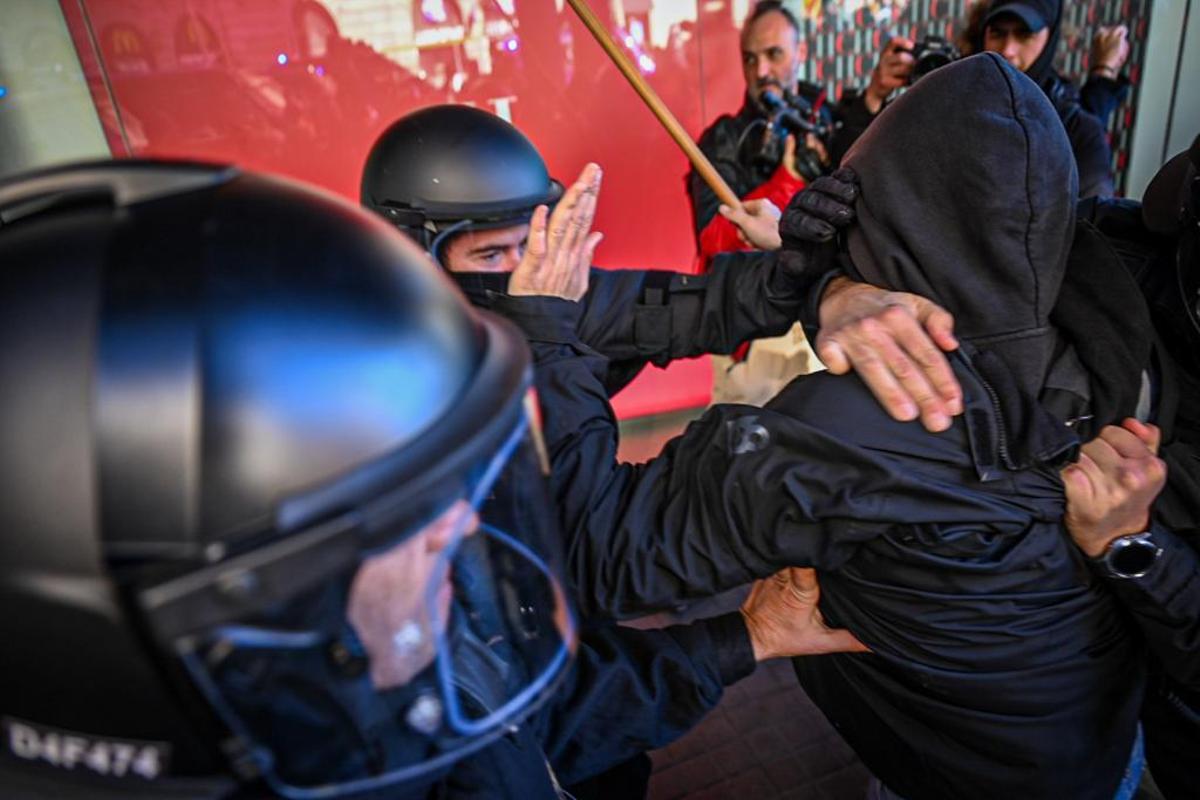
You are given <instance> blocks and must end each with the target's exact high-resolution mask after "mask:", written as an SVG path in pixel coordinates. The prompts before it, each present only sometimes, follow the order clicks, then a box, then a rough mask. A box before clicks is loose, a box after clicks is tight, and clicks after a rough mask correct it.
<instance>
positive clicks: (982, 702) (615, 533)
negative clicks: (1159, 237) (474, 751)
mask: <svg viewBox="0 0 1200 800" xmlns="http://www.w3.org/2000/svg"><path fill="white" fill-rule="evenodd" d="M947 81H952V82H954V83H958V82H961V83H962V84H965V85H970V86H972V87H984V88H987V89H989V91H992V92H995V97H996V98H997V102H996V103H993V104H991V105H988V104H986V103H984V104H979V105H978V106H965V105H964V104H961V103H958V102H957V101H956V99H955V98H956V97H957V94H956V93H955V92H954V91H949V90H948V87H947V86H945V85H942V84H945V83H946V82H947ZM939 86H940V88H939ZM954 88H957V87H954ZM905 97H906V98H908V99H904V98H902V99H901V100H900V101H897V103H896V104H894V105H893V111H889V113H888V115H886V118H887V119H890V120H893V122H892V123H889V124H888V125H884V124H883V122H882V120H881V123H880V124H879V125H878V126H875V128H873V131H872V133H873V134H876V135H875V136H873V137H872V138H873V139H875V142H876V143H875V144H868V143H866V142H864V143H860V147H859V148H858V149H857V152H858V153H859V158H860V159H864V160H863V161H859V162H858V163H856V164H854V165H853V166H855V168H856V170H857V171H858V172H859V174H860V175H861V176H863V195H862V199H860V201H859V207H858V211H859V219H860V221H861V225H860V226H859V228H858V229H856V230H860V231H863V232H865V235H863V236H859V237H855V236H854V234H853V233H852V235H851V237H850V245H851V254H852V255H855V256H856V265H857V266H860V267H861V268H862V269H863V271H864V272H872V274H870V275H867V277H870V278H872V279H873V280H877V281H878V282H881V283H883V285H887V286H890V288H894V289H903V290H908V291H916V290H919V289H926V290H928V289H930V288H931V286H934V285H936V286H938V287H941V288H942V291H941V292H940V293H934V298H935V299H937V300H938V301H939V302H941V303H942V304H943V305H945V306H947V307H948V308H949V309H950V310H951V311H952V312H953V313H955V314H956V316H958V318H959V320H960V335H963V336H965V337H967V338H974V339H976V340H977V345H978V346H977V347H972V346H971V345H970V344H966V345H964V347H963V348H962V352H961V353H960V354H959V355H957V356H956V357H955V359H954V362H955V369H956V373H957V375H958V377H959V379H960V381H961V382H962V383H963V388H964V394H965V404H966V412H965V413H964V415H963V416H962V417H960V418H958V419H957V420H956V422H955V424H954V426H953V427H952V428H951V429H950V430H949V431H947V432H945V433H943V434H939V435H932V434H928V433H926V432H925V431H924V430H923V429H922V428H921V427H920V426H919V424H918V423H915V422H914V423H899V422H895V421H894V420H892V419H891V418H889V417H888V416H887V415H886V414H885V413H884V412H883V411H882V410H881V409H880V408H879V406H878V404H877V403H876V402H875V400H874V399H873V397H872V396H871V394H870V393H869V391H868V390H867V389H866V388H865V386H864V385H863V384H862V383H861V381H859V380H858V379H857V378H856V377H853V376H847V377H834V376H829V375H816V376H812V377H809V378H802V379H799V380H798V381H796V382H795V383H793V384H792V385H791V386H789V387H788V388H787V389H786V390H785V391H784V392H783V393H781V394H780V395H779V396H778V397H777V398H776V399H775V400H774V401H772V403H770V404H769V405H768V406H767V407H766V408H764V409H758V408H751V407H743V406H717V407H714V408H713V409H711V410H710V411H709V412H708V413H707V414H705V415H704V417H702V418H701V419H700V420H698V421H697V422H695V423H693V424H692V425H691V426H689V428H688V429H687V431H685V433H684V434H683V435H682V436H681V437H679V438H677V439H676V440H674V441H672V442H670V443H669V444H668V445H667V447H666V448H665V449H664V451H663V453H662V455H661V456H659V457H658V458H656V459H654V460H652V461H650V462H648V463H646V464H643V465H636V466H635V465H618V464H616V463H615V450H616V435H615V421H614V420H613V418H612V415H611V410H610V409H609V408H608V406H607V404H606V402H605V400H606V397H605V393H604V390H603V384H602V380H601V378H602V376H603V375H604V373H605V366H604V363H603V359H602V358H601V357H600V356H599V355H598V354H596V353H595V352H594V351H592V350H590V348H588V347H587V346H586V345H584V344H583V343H581V342H578V341H575V342H569V341H566V340H565V339H564V336H563V327H562V325H561V319H558V320H557V321H556V317H555V315H556V314H559V315H565V316H569V315H570V314H571V313H572V311H573V310H572V308H571V305H572V304H569V303H566V302H564V301H556V300H554V299H550V298H505V299H504V300H503V301H502V302H499V303H497V308H498V309H500V310H502V311H503V312H505V313H507V314H509V315H510V316H511V317H512V318H514V319H515V320H517V321H518V323H519V324H521V325H522V326H523V327H524V329H525V330H526V332H527V334H528V335H529V337H530V339H531V341H532V342H533V346H534V351H535V357H536V359H537V365H538V375H537V382H538V387H539V393H540V396H541V399H542V402H543V406H544V409H545V416H546V429H545V434H546V441H547V445H548V447H549V449H550V453H551V458H552V462H553V466H554V476H553V480H554V483H555V486H556V487H557V490H558V498H557V499H558V500H559V502H560V503H561V504H562V505H561V509H560V510H561V512H562V514H563V517H564V524H565V526H566V530H567V531H568V534H569V536H570V540H569V543H568V545H569V550H568V564H569V568H570V570H571V575H572V578H573V579H574V580H575V582H576V584H577V585H578V586H579V588H580V589H581V593H582V595H583V598H584V603H585V605H586V607H587V608H588V609H589V610H590V611H592V612H594V613H601V612H607V613H611V614H615V615H624V614H632V613H637V612H639V611H641V610H643V609H645V608H648V607H649V608H653V607H660V606H663V605H668V604H672V603H675V602H677V601H679V600H680V599H682V598H687V597H695V596H703V595H707V594H711V593H713V592H716V591H720V590H722V589H724V588H727V587H730V586H735V585H739V584H742V583H745V582H747V581H749V580H752V579H754V578H757V577H762V576H764V575H767V574H770V573H771V572H773V571H774V570H776V569H778V568H779V567H781V566H784V565H812V566H815V567H817V568H818V569H819V570H820V571H821V581H822V588H823V592H822V610H823V612H824V613H825V614H826V617H827V619H828V620H829V622H830V624H832V625H837V626H845V627H847V628H849V629H850V630H851V631H852V632H854V633H855V634H856V635H857V636H858V637H859V638H860V639H861V640H863V641H864V642H865V643H866V644H868V645H869V646H870V647H871V648H872V649H873V650H874V654H872V655H867V656H862V655H836V656H828V657H822V658H819V659H802V660H798V661H797V671H798V673H799V674H800V676H801V678H802V681H803V682H804V684H805V687H806V689H808V691H809V694H810V696H812V697H813V699H814V701H815V702H817V704H818V705H819V706H820V707H821V708H822V710H823V711H824V712H825V713H826V715H827V716H829V717H830V718H831V719H832V720H833V721H834V723H835V725H836V726H837V727H838V729H839V731H840V732H841V733H842V734H843V735H844V736H845V738H846V739H847V741H848V742H849V743H850V744H851V746H852V747H854V749H855V750H856V751H857V752H858V753H859V755H860V756H861V757H862V758H863V760H864V762H865V763H866V764H867V766H868V767H869V768H870V769H871V770H873V771H874V772H875V773H876V774H877V775H879V776H880V777H881V778H882V779H883V780H884V781H885V782H886V783H887V784H888V785H889V786H890V787H891V788H892V789H894V790H896V791H897V792H899V793H900V794H902V795H904V796H907V797H911V798H914V800H917V799H918V798H924V797H962V796H973V797H1013V796H1020V797H1034V798H1039V797H1045V798H1051V797H1053V798H1060V797H1072V798H1076V797H1078V798H1090V797H1095V798H1110V797H1112V795H1113V793H1114V791H1115V789H1116V786H1117V784H1118V783H1119V781H1120V778H1121V774H1122V772H1123V770H1124V766H1125V764H1126V762H1127V761H1128V758H1129V753H1130V748H1131V746H1132V742H1133V736H1134V729H1135V727H1136V722H1137V712H1138V703H1139V700H1140V693H1141V685H1142V672H1143V670H1142V663H1143V656H1142V652H1141V650H1140V649H1139V647H1138V644H1137V642H1136V641H1135V639H1134V638H1133V637H1132V636H1130V635H1129V631H1128V630H1127V628H1126V624H1125V622H1124V620H1123V618H1122V617H1121V615H1120V613H1119V611H1118V608H1117V604H1116V602H1115V601H1114V599H1113V597H1112V596H1111V594H1109V593H1108V592H1107V590H1106V589H1105V588H1104V587H1103V586H1102V584H1101V582H1100V581H1099V580H1098V579H1097V578H1096V576H1095V575H1093V574H1092V573H1091V572H1090V571H1089V569H1088V567H1087V565H1086V564H1085V563H1084V559H1083V558H1082V557H1081V556H1080V555H1079V554H1078V552H1077V551H1076V549H1075V548H1074V547H1073V546H1072V545H1071V544H1070V543H1069V540H1068V539H1067V537H1066V536H1065V532H1064V531H1063V529H1062V527H1061V523H1060V519H1061V515H1062V505H1063V498H1062V488H1061V483H1060V481H1059V479H1058V473H1057V471H1058V468H1059V467H1060V466H1061V464H1062V462H1063V459H1064V458H1065V457H1067V456H1069V455H1070V454H1071V453H1072V452H1073V448H1074V446H1075V445H1076V444H1077V442H1076V440H1075V437H1074V435H1073V434H1072V433H1071V431H1070V430H1069V429H1068V428H1066V427H1065V426H1064V425H1063V418H1062V417H1055V416H1053V415H1051V414H1050V413H1049V412H1048V411H1047V410H1046V409H1045V408H1044V407H1043V406H1041V405H1040V404H1039V403H1038V402H1037V395H1036V392H1037V391H1038V390H1040V389H1042V388H1044V385H1045V384H1046V382H1047V376H1049V375H1054V376H1056V378H1063V381H1061V382H1062V383H1063V385H1065V386H1067V387H1070V386H1072V385H1073V384H1072V381H1071V380H1070V379H1071V378H1077V377H1080V376H1078V375H1073V371H1074V365H1075V362H1074V361H1073V360H1072V359H1071V358H1070V355H1069V348H1068V347H1065V346H1063V345H1062V343H1061V342H1060V341H1059V339H1058V337H1057V336H1056V335H1055V332H1054V328H1053V326H1051V325H1050V324H1049V322H1048V319H1047V316H1048V313H1049V308H1050V306H1051V305H1052V304H1053V301H1054V296H1055V294H1056V291H1057V281H1058V279H1059V277H1061V271H1062V268H1063V263H1064V262H1065V256H1066V251H1067V248H1068V245H1069V243H1070V239H1071V231H1072V228H1073V225H1072V218H1071V211H1072V209H1073V202H1074V201H1073V198H1074V191H1073V189H1074V187H1073V174H1071V167H1070V159H1069V158H1068V159H1063V158H1062V157H1061V153H1062V152H1063V151H1065V149H1066V148H1067V147H1068V145H1067V143H1066V140H1065V137H1064V136H1063V134H1062V131H1061V127H1058V126H1057V120H1055V118H1054V116H1053V110H1052V109H1050V108H1049V106H1048V104H1047V103H1046V100H1045V97H1044V95H1043V94H1042V93H1041V92H1040V91H1038V90H1037V89H1036V87H1032V86H1031V85H1030V84H1029V82H1028V81H1027V80H1026V79H1024V78H1022V77H1021V76H1019V75H1018V74H1017V73H1015V72H1014V71H1013V70H1011V68H1009V67H1007V66H1006V65H1004V64H1002V63H1001V62H1000V61H999V60H998V59H996V58H995V57H988V56H985V57H982V60H977V59H971V60H967V61H963V62H960V63H959V64H957V65H954V66H951V67H947V68H944V70H939V71H938V72H937V73H934V74H933V75H931V76H929V77H927V78H925V79H923V81H922V84H921V85H919V86H918V87H916V88H915V89H914V90H913V91H912V92H910V93H908V94H907V95H906V96H905ZM919 97H923V98H925V100H922V101H918V100H917V98H919ZM903 107H908V108H910V109H912V110H911V111H910V112H901V108H903ZM901 114H903V115H902V116H901ZM964 114H965V115H967V116H971V118H970V119H957V118H956V117H957V116H959V115H964ZM972 115H981V116H972ZM989 115H990V117H989ZM929 117H936V118H941V119H945V120H949V121H950V122H952V123H954V124H953V126H952V129H953V130H958V131H961V130H972V131H973V132H974V135H975V141H973V142H972V143H971V145H972V148H971V149H964V148H963V147H962V146H961V144H960V145H959V146H956V145H955V144H954V142H953V141H946V140H945V139H946V138H949V139H953V138H954V137H951V136H950V134H946V135H945V137H944V139H943V140H934V141H923V143H921V142H920V141H914V139H917V140H927V139H928V138H929V137H928V135H927V133H926V131H928V130H929V127H928V121H929V120H928V118H929ZM989 120H990V122H989ZM992 123H995V125H996V126H997V127H995V128H990V127H989V125H990V124H992ZM954 136H958V135H957V134H955V135H954ZM988 136H991V137H992V139H993V141H991V142H988V143H986V144H982V142H984V141H986V137H988ZM980 137H984V138H983V139H981V138H980ZM959 142H960V143H961V139H959ZM981 144H982V146H981ZM979 152H983V153H985V154H987V155H986V157H984V158H983V159H982V161H983V163H977V153H979ZM914 154H928V155H927V158H928V163H924V161H923V160H922V158H923V157H918V158H917V164H918V165H919V166H925V167H927V169H924V170H922V171H921V172H920V174H922V175H925V176H926V179H925V180H924V181H919V180H918V181H912V180H910V181H907V182H896V181H895V180H893V178H894V177H895V176H894V175H891V174H890V172H891V171H892V170H893V169H900V168H903V167H904V166H905V165H911V164H913V163H914V161H913V157H914ZM1055 156H1058V157H1057V158H1056V157H1055ZM889 161H895V162H899V163H893V164H892V165H891V166H890V167H889V165H888V163H887V162H889ZM1014 164H1020V165H1021V167H1020V171H1019V172H1017V173H1016V174H1015V175H1014ZM971 170H975V171H977V172H980V173H984V174H982V175H970V171H971ZM992 170H995V171H998V172H999V173H1000V174H1002V175H1004V176H1006V177H1007V178H1009V179H1010V180H1009V181H1008V182H1007V184H1002V190H1001V191H993V193H992V194H991V195H989V202H988V203H980V202H975V203H973V204H965V202H966V201H965V200H964V197H965V196H969V195H964V196H960V195H958V194H955V192H953V191H952V192H946V191H945V188H946V187H945V185H944V180H945V175H946V174H953V175H955V176H964V175H969V176H970V177H971V180H969V181H966V182H965V185H963V186H960V187H959V189H962V190H964V191H968V190H969V189H970V188H971V187H973V186H983V185H987V186H989V187H990V186H993V185H994V182H993V181H990V180H988V178H991V177H994V175H992V174H990V172H991V171H992ZM943 173H944V174H943ZM868 176H874V179H877V180H879V181H882V183H881V184H874V185H873V184H872V178H871V177H868ZM889 187H891V188H896V189H899V190H900V191H899V193H897V194H893V193H892V191H891V188H889ZM910 190H911V191H914V192H916V193H917V194H918V197H917V198H915V199H914V198H913V197H908V196H905V195H904V192H906V191H910ZM869 200H871V201H878V202H868V201H869ZM897 207H898V208H897ZM1002 208H1003V209H1005V213H1004V215H1003V216H998V215H999V214H1000V209H1002ZM898 209H899V210H898ZM920 211H925V212H927V213H932V214H937V213H939V212H940V214H942V215H947V216H942V217H940V220H941V225H940V226H938V227H936V228H933V229H934V230H936V231H937V232H938V235H937V236H927V233H928V230H929V228H928V227H927V226H929V225H930V224H931V223H930V222H929V221H926V220H925V218H923V217H922V216H921V214H920V213H919V212H920ZM976 214H984V215H992V217H990V218H991V219H992V221H994V222H995V223H996V225H995V230H994V231H992V232H990V233H988V234H987V235H982V236H981V235H980V233H981V229H980V227H979V226H980V220H979V219H978V218H977V217H975V216H974V215H976ZM906 218H907V219H908V220H909V222H910V223H916V227H915V230H914V228H911V227H910V228H905V222H904V220H905V219H906ZM956 222H957V223H958V225H957V226H956V225H955V223H956ZM914 233H918V234H919V235H921V236H926V238H927V239H928V241H927V242H921V241H919V240H918V239H916V238H911V237H912V235H913V234H914ZM897 236H899V237H900V239H901V240H903V246H901V247H900V248H899V249H893V247H894V245H895V244H896V242H897ZM906 236H907V237H908V238H906ZM856 242H857V244H856ZM922 245H925V246H924V247H923V246H922ZM961 248H966V249H965V250H964V249H961ZM972 248H977V249H972ZM981 252H982V253H983V255H982V256H981ZM904 254H907V255H904ZM981 257H982V258H983V260H982V261H980V258H981ZM873 261H874V262H875V263H874V266H875V267H876V269H874V270H873V271H872V270H868V269H867V268H868V267H870V266H871V265H872V262H873ZM858 262H862V263H861V264H859V263H858ZM973 263H978V264H979V265H980V269H979V270H976V271H974V272H969V273H966V274H964V273H963V271H964V270H967V269H969V268H970V265H972V264H973ZM985 264H986V265H987V268H986V269H984V268H983V267H984V265H985ZM881 265H882V266H881ZM925 265H930V266H931V267H932V271H930V272H921V268H922V267H923V266H925ZM951 268H953V269H954V270H955V272H952V273H948V272H942V273H941V274H940V275H937V274H935V273H937V272H938V271H939V270H949V269H951ZM1056 276H1058V277H1056ZM889 278H891V279H893V280H891V281H889V280H888V279H889ZM926 293H929V292H928V291H927V292H926ZM981 303H982V304H984V306H985V307H983V308H980V304H981ZM972 304H973V305H974V306H975V310H976V311H977V312H978V313H977V314H975V315H974V317H975V318H976V320H975V321H976V323H977V324H975V325H972V324H971V322H970V321H971V319H972V315H970V314H964V312H965V311H966V310H967V309H968V308H969V307H970V306H971V305H972ZM574 311H575V313H577V309H576V310H574ZM964 322H965V323H966V324H964ZM1083 377H1084V379H1086V376H1083ZM914 766H915V767H916V768H914Z"/></svg>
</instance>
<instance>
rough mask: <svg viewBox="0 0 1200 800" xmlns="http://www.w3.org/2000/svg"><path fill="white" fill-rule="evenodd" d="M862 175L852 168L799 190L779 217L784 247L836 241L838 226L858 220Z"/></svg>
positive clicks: (800, 247)
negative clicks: (860, 176) (859, 189)
mask: <svg viewBox="0 0 1200 800" xmlns="http://www.w3.org/2000/svg"><path fill="white" fill-rule="evenodd" d="M857 199H858V176H857V175H855V174H854V170H852V169H850V168H849V167H842V168H840V169H838V170H837V171H835V172H834V173H833V174H832V175H824V176H822V177H820V178H817V179H816V180H815V181H813V182H812V183H811V184H809V185H808V186H807V187H806V188H805V189H804V191H802V192H797V193H796V195H795V196H793V197H792V200H791V202H789V203H788V206H787V208H786V209H784V212H783V217H782V218H781V219H780V220H779V237H780V239H781V240H782V242H783V249H784V250H798V251H801V252H805V251H810V250H811V249H812V246H813V245H814V244H824V243H826V242H831V241H833V237H834V236H835V235H836V233H837V230H838V228H844V227H846V226H847V225H849V224H850V223H851V222H853V221H854V201H855V200H857Z"/></svg>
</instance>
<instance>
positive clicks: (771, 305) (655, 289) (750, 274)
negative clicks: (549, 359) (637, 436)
mask: <svg viewBox="0 0 1200 800" xmlns="http://www.w3.org/2000/svg"><path fill="white" fill-rule="evenodd" d="M805 266H806V265H805V264H804V262H803V260H802V259H797V258H795V257H794V255H793V256H791V257H780V256H779V255H778V254H776V253H765V252H746V253H723V254H720V255H717V256H715V257H714V258H713V260H712V262H711V266H710V269H709V271H708V272H706V273H705V274H703V275H685V274H682V273H676V272H666V271H655V270H605V269H593V270H592V271H591V274H590V276H589V284H588V291H587V294H586V295H584V297H583V300H582V301H581V303H580V306H581V308H580V312H579V326H578V329H577V331H576V329H574V328H572V329H570V330H565V331H564V332H563V334H562V336H563V337H564V340H565V339H566V338H570V339H571V340H574V339H575V338H576V335H577V336H578V339H579V341H581V342H583V343H584V344H585V345H587V347H589V348H591V349H592V350H595V351H596V352H598V353H601V354H603V355H604V357H605V358H607V359H608V364H607V367H606V370H605V374H604V380H603V383H604V387H605V390H606V392H607V394H608V395H610V396H611V395H613V394H616V393H617V392H618V391H620V390H621V389H622V388H624V387H625V386H626V385H627V384H628V383H629V382H630V381H632V380H633V379H634V378H635V377H636V376H637V374H638V373H639V372H640V371H641V370H642V368H643V367H645V366H646V364H654V365H655V366H659V367H665V366H666V365H667V364H669V363H670V362H671V361H673V360H675V359H678V358H692V357H695V356H699V355H704V354H706V353H717V354H726V353H732V352H733V351H734V350H736V349H737V347H738V345H740V344H741V343H742V342H745V341H748V340H750V339H758V338H762V337H766V336H778V335H780V334H782V333H784V332H786V331H787V330H788V329H789V328H790V327H791V326H792V324H793V323H794V322H796V320H797V319H799V318H800V317H801V316H804V317H811V316H812V315H813V314H814V313H815V311H814V308H813V302H812V293H811V290H812V288H813V284H814V276H813V275H811V274H810V271H809V270H806V269H805ZM449 274H450V276H451V277H452V278H453V279H454V280H455V282H456V283H458V286H459V288H461V289H462V290H463V293H464V294H466V295H467V298H468V299H469V300H470V301H471V302H472V303H473V304H475V305H476V306H479V307H481V308H492V307H493V306H494V304H495V302H496V300H497V298H499V297H500V296H501V295H502V294H503V293H504V292H505V291H506V290H507V288H508V274H507V273H495V272H491V273H488V272H467V273H463V272H452V273H449Z"/></svg>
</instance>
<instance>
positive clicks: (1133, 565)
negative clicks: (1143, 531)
mask: <svg viewBox="0 0 1200 800" xmlns="http://www.w3.org/2000/svg"><path fill="white" fill-rule="evenodd" d="M1115 544H1117V542H1114V545H1115ZM1120 545H1121V546H1120V547H1114V548H1113V549H1112V550H1111V551H1110V552H1109V555H1108V566H1109V568H1110V569H1111V570H1112V571H1113V572H1114V573H1116V574H1117V575H1120V576H1123V577H1128V578H1136V577H1139V576H1141V575H1144V574H1145V573H1146V572H1147V571H1148V570H1149V569H1150V567H1152V566H1153V565H1154V559H1156V558H1157V557H1158V554H1159V548H1158V546H1157V545H1155V544H1154V542H1152V541H1150V540H1149V539H1148V538H1129V539H1124V540H1121V541H1120Z"/></svg>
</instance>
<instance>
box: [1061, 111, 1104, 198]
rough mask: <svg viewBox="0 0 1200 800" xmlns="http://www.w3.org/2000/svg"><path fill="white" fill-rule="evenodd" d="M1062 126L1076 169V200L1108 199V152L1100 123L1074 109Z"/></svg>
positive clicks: (1085, 113) (1087, 114) (1089, 115)
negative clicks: (1077, 185)
mask: <svg viewBox="0 0 1200 800" xmlns="http://www.w3.org/2000/svg"><path fill="white" fill-rule="evenodd" d="M1066 123H1067V125H1066V128H1067V136H1068V138H1070V140H1071V150H1072V152H1073V153H1074V154H1075V165H1076V166H1077V167H1078V169H1079V197H1080V198H1088V197H1111V196H1112V194H1113V176H1112V152H1111V151H1110V150H1109V147H1108V135H1107V134H1106V133H1105V131H1104V127H1103V126H1102V125H1101V124H1100V120H1098V119H1096V118H1095V117H1093V116H1092V115H1091V114H1089V113H1087V112H1086V111H1084V110H1083V109H1082V108H1081V107H1078V106H1077V107H1076V111H1075V113H1073V114H1071V115H1070V116H1069V117H1068V119H1067V120H1066Z"/></svg>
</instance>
